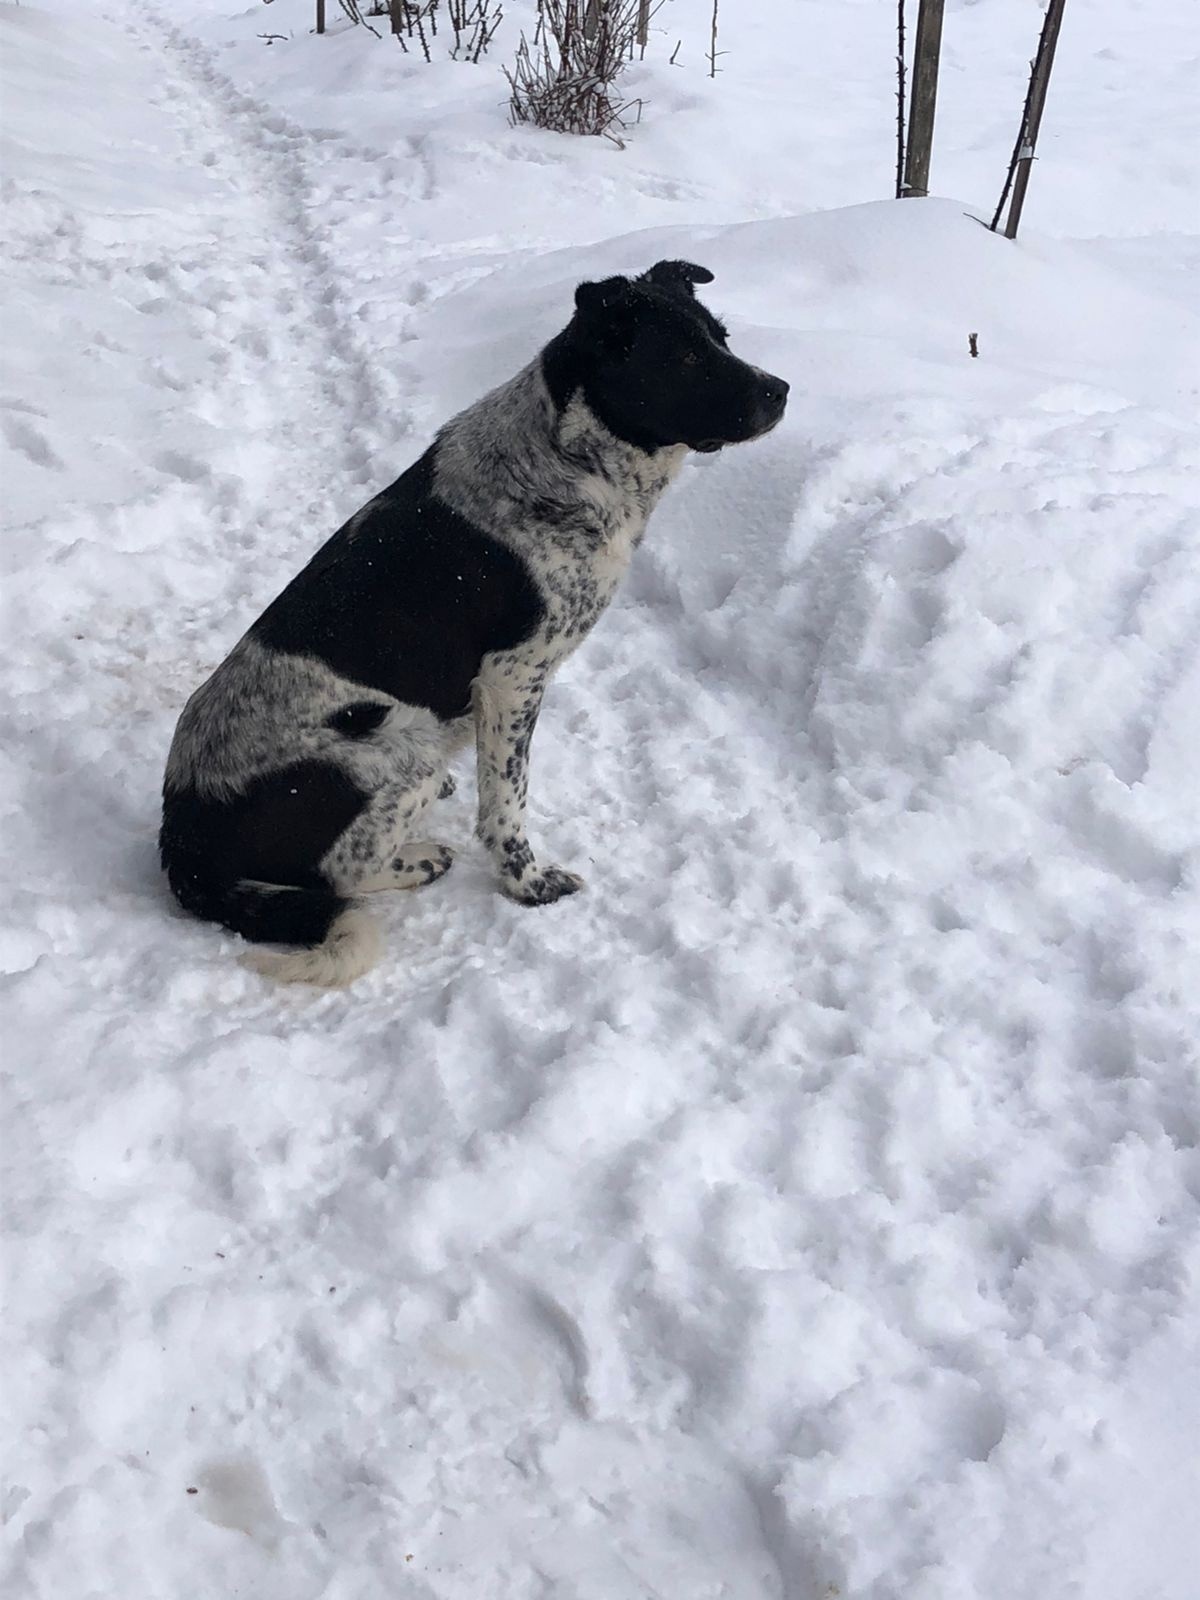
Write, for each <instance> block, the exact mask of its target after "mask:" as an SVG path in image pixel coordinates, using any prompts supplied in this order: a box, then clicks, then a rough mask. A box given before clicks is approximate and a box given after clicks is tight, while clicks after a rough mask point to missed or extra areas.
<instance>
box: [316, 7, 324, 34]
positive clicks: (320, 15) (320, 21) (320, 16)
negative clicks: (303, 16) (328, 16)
mask: <svg viewBox="0 0 1200 1600" xmlns="http://www.w3.org/2000/svg"><path fill="white" fill-rule="evenodd" d="M317 32H318V33H324V32H325V0H317Z"/></svg>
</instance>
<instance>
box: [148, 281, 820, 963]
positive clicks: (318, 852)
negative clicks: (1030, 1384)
mask: <svg viewBox="0 0 1200 1600" xmlns="http://www.w3.org/2000/svg"><path fill="white" fill-rule="evenodd" d="M711 280H712V273H711V272H708V271H706V270H705V269H704V268H703V267H696V266H692V265H691V264H689V263H688V262H684V261H660V262H659V263H658V264H657V265H656V266H654V267H651V268H650V270H649V271H648V272H646V273H644V274H643V275H642V276H641V277H640V278H635V279H629V278H623V277H616V278H608V279H606V280H605V281H604V282H603V283H584V284H580V286H579V288H578V289H577V291H576V294H575V314H574V316H573V317H572V318H571V321H570V323H569V324H568V326H567V327H566V328H565V329H564V331H563V332H562V333H560V334H559V335H558V337H557V338H555V339H553V340H552V341H551V342H550V344H549V345H547V346H546V348H545V349H544V350H543V351H542V352H541V354H540V355H539V356H538V357H537V359H536V360H535V361H533V362H532V363H531V364H530V365H529V366H528V367H526V368H525V369H524V371H523V372H519V373H518V374H517V376H516V377H515V378H513V379H512V381H511V382H509V383H506V384H504V385H502V386H501V387H500V388H498V389H495V390H493V391H492V393H491V394H488V395H485V396H484V398H483V399H482V400H480V401H479V402H478V403H477V404H475V405H473V406H471V407H470V408H469V409H468V410H466V411H464V412H462V413H461V415H459V416H457V417H455V418H454V420H453V421H452V422H449V423H447V425H446V426H445V427H444V428H443V429H442V431H441V432H440V433H439V434H438V435H437V438H436V439H435V441H434V443H433V444H432V445H431V447H430V448H429V449H428V450H427V451H426V452H425V454H424V455H423V456H422V457H421V459H420V460H419V461H417V462H416V463H415V465H413V466H411V467H410V468H409V469H408V471H407V472H405V473H403V474H402V476H401V477H399V478H398V479H397V480H396V482H395V483H393V484H392V485H391V487H390V488H388V489H385V490H384V491H383V492H382V493H381V494H379V495H377V496H376V498H375V499H374V500H372V501H371V502H370V504H369V505H367V506H365V507H364V508H363V509H362V510H361V511H359V512H358V513H357V514H356V515H355V516H353V517H351V519H350V521H349V522H347V523H346V525H345V526H344V527H343V528H342V529H341V530H340V531H339V532H338V533H336V534H334V536H333V538H332V539H330V540H329V542H328V543H327V544H326V545H325V546H324V547H323V548H322V549H320V550H319V551H318V552H317V554H316V555H315V556H314V557H313V559H312V560H311V561H310V562H309V564H308V566H307V567H305V568H304V570H303V571H302V572H301V573H300V574H299V576H298V577H296V578H295V579H293V581H292V582H291V583H290V584H289V585H288V586H287V588H286V589H285V590H284V591H283V593H282V594H281V595H280V596H279V597H278V599H276V600H275V601H273V602H272V604H271V605H269V606H268V607H267V609H266V611H265V612H264V613H263V615H262V616H261V617H260V618H259V619H258V621H257V622H256V623H255V624H254V625H253V627H252V628H251V629H250V631H249V632H248V633H247V634H246V636H245V637H244V638H243V639H242V640H241V642H240V643H239V644H237V645H236V646H235V647H234V649H233V651H232V653H231V654H230V655H229V657H228V658H227V659H226V660H225V661H224V662H223V663H222V664H221V666H219V667H218V668H217V670H216V672H214V673H213V675H212V677H211V678H210V679H209V680H208V682H207V683H205V684H204V685H203V686H202V687H201V688H200V689H198V690H197V691H196V693H195V694H194V695H193V696H192V697H191V699H190V700H189V701H188V703H187V705H186V706H185V708H184V711H183V715H182V716H181V717H180V719H179V725H178V727H177V729H176V731H175V738H174V741H173V743H172V745H171V753H170V757H169V759H168V762H167V772H166V779H165V781H164V785H163V824H162V832H161V834H160V837H159V846H160V849H161V853H162V861H163V866H164V867H165V868H166V871H167V875H168V879H169V882H170V885H171V888H172V890H173V891H174V893H175V896H176V898H177V899H178V900H179V903H180V904H181V905H182V906H183V907H184V908H185V909H186V910H188V911H190V912H193V913H194V914H195V915H196V916H199V917H204V918H207V919H209V920H211V921H213V922H219V923H223V924H224V926H225V927H227V928H231V929H233V930H234V931H235V932H237V933H240V934H241V935H242V936H243V937H244V938H246V939H248V940H251V941H254V942H267V943H277V944H286V945H292V946H300V947H302V948H299V949H292V950H287V951H273V952H267V951H259V952H256V953H255V955H254V957H253V958H252V965H254V966H255V967H256V968H257V969H258V970H259V971H260V972H263V973H266V974H268V975H270V976H273V977H276V978H279V979H282V980H284V981H291V982H307V983H316V984H344V983H349V982H350V981H351V980H352V979H354V978H356V977H358V976H359V975H360V974H361V973H363V972H365V971H366V970H367V969H368V968H369V967H370V966H371V965H373V963H374V961H375V960H376V959H377V956H378V953H379V942H378V936H377V934H376V932H375V929H374V926H373V924H372V923H371V921H370V920H369V919H367V918H365V917H364V916H363V915H362V914H361V912H359V911H357V910H356V909H355V899H356V897H357V896H359V895H364V894H367V893H370V892H371V891H373V890H377V889H412V888H416V887H418V886H419V885H421V884H425V883H431V882H432V881H433V880H434V879H435V878H439V877H441V876H442V874H443V873H444V872H446V871H448V870H449V867H450V864H451V853H450V851H449V850H448V849H447V848H446V846H445V845H440V844H434V843H431V842H430V841H429V840H428V839H427V838H426V837H425V834H424V830H425V825H426V818H425V814H426V812H427V811H428V809H429V807H430V805H431V803H432V802H433V801H434V800H436V799H437V798H438V797H439V795H440V794H443V793H448V792H449V790H450V788H451V787H452V785H451V783H450V781H449V780H448V778H447V771H446V769H447V763H448V761H449V759H450V757H451V756H452V755H453V753H454V752H455V751H456V750H458V749H460V748H461V747H462V746H463V745H464V744H466V743H467V742H468V741H469V740H470V738H471V736H472V734H474V737H475V741H476V749H477V761H478V788H479V820H478V832H479V835H480V837H481V838H482V840H483V843H484V844H485V846H486V847H487V849H488V851H489V852H490V854H491V856H492V860H493V861H494V863H495V867H496V871H497V873H498V875H499V879H500V886H501V888H502V889H503V890H504V892H505V893H506V894H508V895H510V896H511V897H512V898H513V899H514V900H520V901H522V902H523V903H524V904H526V905H544V904H547V903H548V902H549V901H552V900H557V899H559V898H560V896H562V895H566V894H573V893H574V892H575V891H576V890H577V889H579V888H581V887H582V881H581V879H579V878H577V877H576V876H575V874H574V873H572V872H567V871H564V869H563V868H562V867H552V866H542V865H540V864H539V862H538V861H537V860H536V859H535V857H534V854H533V851H532V850H531V849H530V847H529V844H528V841H527V840H526V838H525V826H524V813H525V794H526V785H527V781H528V780H527V770H528V762H529V745H530V740H531V738H532V736H533V729H534V724H535V723H536V721H537V716H538V711H539V709H540V707H541V703H542V695H543V692H544V691H545V688H546V684H547V682H548V680H549V678H550V676H551V674H552V673H553V672H554V670H555V669H556V668H557V667H558V666H559V664H560V663H561V662H562V661H563V660H564V659H565V658H566V657H567V656H568V655H569V654H570V653H571V651H572V650H574V649H575V648H576V646H577V645H578V644H579V643H580V641H581V640H582V639H583V638H584V636H585V635H586V634H587V633H588V631H589V629H590V628H591V627H592V624H593V623H594V622H595V621H596V618H597V617H598V616H599V615H600V613H601V612H602V611H603V610H604V608H605V606H606V605H607V604H608V603H609V601H610V600H611V599H612V596H613V592H614V591H615V589H616V587H617V584H618V582H619V581H620V579H621V576H622V574H623V573H624V571H625V569H626V567H627V566H628V564H629V560H630V557H631V555H632V553H633V550H634V548H635V547H636V546H637V544H638V543H639V541H640V540H641V537H642V534H643V532H644V530H645V526H646V520H647V518H648V517H649V515H650V513H651V511H652V510H653V509H654V506H655V504H656V503H657V501H658V498H659V496H660V495H661V494H662V492H663V490H664V489H665V488H666V486H667V484H668V483H670V481H671V479H672V478H673V477H674V476H675V474H676V473H677V472H678V471H679V468H680V466H681V465H682V463H683V460H684V457H685V456H686V454H687V452H688V451H689V450H705V451H710V450H717V449H720V447H721V446H722V445H726V444H735V443H738V442H739V441H742V440H746V439H754V438H757V437H758V436H759V435H760V434H764V433H766V432H768V431H769V430H770V429H771V428H773V427H774V426H775V424H776V423H777V422H778V421H779V419H780V417H781V416H782V415H783V409H784V405H785V402H786V399H787V391H788V386H787V384H786V383H784V382H783V380H782V379H781V378H775V377H772V376H771V375H770V374H769V373H766V372H762V371H760V370H759V369H758V368H757V367H753V366H750V365H749V364H748V363H746V362H744V361H740V360H739V359H738V358H737V357H736V356H734V355H733V354H732V353H731V352H730V350H729V349H728V347H727V342H726V331H725V329H724V328H723V327H722V325H721V323H720V322H719V321H718V320H717V319H716V317H714V316H713V315H712V314H711V313H710V312H709V311H707V310H706V309H705V308H704V307H703V306H702V305H701V304H700V303H699V301H697V299H696V297H695V289H694V287H693V286H694V285H695V284H697V283H709V282H711Z"/></svg>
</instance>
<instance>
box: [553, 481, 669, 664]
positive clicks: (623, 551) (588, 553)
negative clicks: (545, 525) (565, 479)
mask: <svg viewBox="0 0 1200 1600" xmlns="http://www.w3.org/2000/svg"><path fill="white" fill-rule="evenodd" d="M656 498H657V497H656ZM649 509H650V508H649V507H648V506H647V505H645V504H644V503H643V501H642V499H641V497H640V496H638V497H630V498H629V499H627V500H624V501H623V502H620V503H618V502H616V501H615V499H613V500H606V501H605V502H604V503H602V504H601V505H599V506H595V505H590V506H589V507H588V508H587V510H586V512H585V513H583V514H581V515H580V517H579V519H578V522H577V524H576V527H575V528H574V529H573V530H572V531H571V532H570V533H569V534H568V533H566V532H565V531H564V530H563V529H562V528H561V527H559V528H557V529H554V530H552V532H551V536H550V537H548V538H545V539H539V540H537V541H536V542H535V549H536V552H537V553H536V555H535V556H534V558H533V560H532V561H531V563H530V564H531V566H532V567H533V570H534V577H535V580H536V582H537V584H538V587H539V588H540V589H541V591H542V596H543V599H544V602H545V605H546V621H545V638H546V641H547V642H548V643H550V642H553V643H554V644H555V645H556V646H557V652H556V653H560V654H566V653H567V652H568V651H570V650H572V649H573V648H574V647H575V645H576V644H578V643H579V642H580V640H582V638H583V637H584V635H585V634H587V632H588V631H589V630H590V629H591V627H592V625H593V624H594V623H595V622H596V620H597V618H598V617H599V616H600V614H601V612H603V611H604V609H605V607H606V606H607V605H608V604H609V602H610V601H611V600H612V598H613V595H614V594H615V593H616V591H617V587H618V585H619V584H620V582H621V579H622V578H623V577H624V576H625V574H626V572H627V571H628V570H629V564H630V562H631V560H632V559H633V553H634V551H635V550H636V549H637V547H638V545H639V544H640V543H641V540H642V535H643V534H644V533H645V531H646V522H647V520H648V517H649Z"/></svg>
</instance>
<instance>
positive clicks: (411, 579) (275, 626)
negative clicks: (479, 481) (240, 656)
mask: <svg viewBox="0 0 1200 1600" xmlns="http://www.w3.org/2000/svg"><path fill="white" fill-rule="evenodd" d="M435 450H436V446H435V447H434V448H433V449H431V450H429V451H427V452H426V454H425V455H424V456H422V457H421V459H420V460H419V461H417V462H416V463H414V465H413V466H412V467H410V468H409V469H408V471H407V472H405V473H403V474H402V475H401V476H400V477H399V478H398V479H397V480H396V481H395V483H393V484H392V485H390V487H389V488H387V489H385V490H384V491H383V492H382V493H381V494H379V495H377V496H376V497H375V499H374V500H372V501H371V502H370V503H369V504H368V505H366V506H365V507H364V508H363V509H362V510H361V511H359V512H358V513H356V515H355V516H353V517H351V519H350V520H349V522H347V523H346V524H345V526H344V527H342V528H341V529H339V531H338V532H337V533H335V534H334V536H333V537H332V538H331V539H330V540H329V541H328V542H327V543H326V544H325V545H323V546H322V548H321V549H320V550H319V551H318V552H317V553H316V555H315V556H314V557H313V558H312V560H311V561H310V562H309V563H308V565H307V566H306V567H305V568H304V569H303V570H302V571H301V572H299V573H298V574H297V576H296V577H295V578H294V579H293V580H292V582H291V583H290V584H289V585H288V586H287V588H286V589H284V591H283V592H282V594H280V595H279V597H278V598H277V599H276V600H275V601H274V602H272V604H271V605H270V606H268V608H267V610H266V611H265V612H264V613H263V615H262V616H261V617H260V618H259V620H258V621H257V622H256V623H255V624H254V626H253V628H252V629H251V636H252V637H253V638H254V640H255V641H256V642H257V643H258V644H260V645H262V646H264V647H265V648H267V649H272V650H280V651H286V652H288V653H291V654H296V655H307V656H313V657H316V658H317V659H318V660H321V661H323V662H325V663H326V665H328V666H329V667H330V668H331V669H332V670H333V671H334V672H336V673H338V674H339V675H341V676H342V677H344V678H348V679H350V680H352V681H353V682H355V683H361V684H365V685H368V686H370V687H373V688H377V689H380V690H383V691H384V692H385V693H387V694H390V695H393V696H394V697H395V698H396V699H397V700H402V701H404V702H406V703H408V704H411V705H420V706H426V707H428V708H429V709H430V710H432V711H434V712H435V713H436V714H437V715H438V716H440V717H444V718H450V717H457V716H460V715H462V714H463V713H464V711H465V710H466V709H467V708H468V706H469V703H470V685H471V681H472V679H473V678H474V677H475V675H476V673H477V672H478V670H479V663H480V661H481V660H482V657H483V656H484V655H485V654H486V653H488V652H489V651H495V650H507V649H511V648H513V647H514V646H515V645H517V644H519V643H521V642H522V641H523V640H525V639H527V638H529V637H530V636H531V635H532V634H534V633H535V632H536V631H537V629H538V627H539V625H540V622H541V619H542V616H543V612H544V606H543V601H542V598H541V595H540V593H539V590H538V587H537V585H536V584H535V583H534V581H533V579H532V577H531V575H530V572H529V568H528V566H527V564H526V563H525V561H524V560H523V559H522V557H521V555H520V553H519V552H517V551H514V550H513V549H511V548H510V547H509V546H508V545H506V544H504V543H503V542H502V541H500V540H498V539H495V538H494V537H492V536H491V535H490V534H489V533H487V532H486V531H485V530H483V529H481V528H479V527H477V526H476V525H475V524H474V523H473V522H471V521H470V520H469V519H468V518H466V517H464V516H462V515H461V514H460V513H459V512H458V511H456V510H455V509H454V508H452V507H451V506H449V505H447V504H446V502H445V501H444V500H443V499H442V498H441V497H440V496H439V495H438V494H436V493H435V492H434V487H433V472H434V454H435Z"/></svg>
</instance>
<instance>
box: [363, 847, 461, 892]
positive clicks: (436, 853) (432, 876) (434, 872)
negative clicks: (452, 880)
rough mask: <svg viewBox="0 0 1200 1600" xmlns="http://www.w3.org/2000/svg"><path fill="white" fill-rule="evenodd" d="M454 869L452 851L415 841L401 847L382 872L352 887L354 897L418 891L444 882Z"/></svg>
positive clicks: (448, 848)
mask: <svg viewBox="0 0 1200 1600" xmlns="http://www.w3.org/2000/svg"><path fill="white" fill-rule="evenodd" d="M453 865H454V851H453V850H451V848H450V846H449V845H448V844H437V843H435V841H434V840H432V839H415V840H413V841H412V842H411V843H409V844H405V845H401V847H400V849H399V850H397V852H396V854H395V855H394V856H393V857H392V859H391V861H390V862H389V864H388V865H387V866H386V867H385V868H384V869H383V871H382V872H379V873H376V874H375V875H374V876H372V877H370V878H364V879H362V880H361V881H360V882H359V883H357V884H356V885H355V886H354V892H355V894H375V893H377V892H380V891H382V890H385V889H422V888H424V886H425V885H426V884H427V883H436V882H437V880H438V879H439V878H444V877H445V876H446V874H447V873H448V872H449V871H450V868H451V867H452V866H453Z"/></svg>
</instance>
